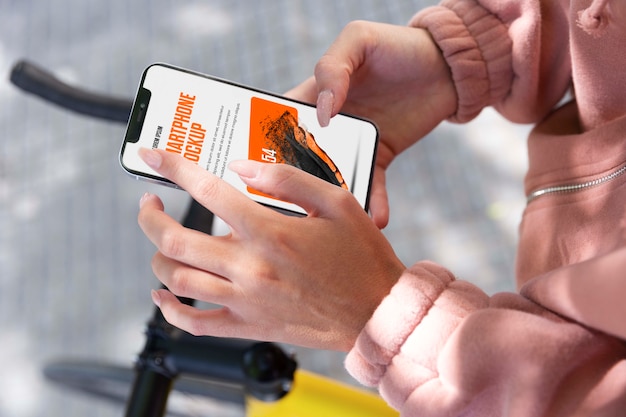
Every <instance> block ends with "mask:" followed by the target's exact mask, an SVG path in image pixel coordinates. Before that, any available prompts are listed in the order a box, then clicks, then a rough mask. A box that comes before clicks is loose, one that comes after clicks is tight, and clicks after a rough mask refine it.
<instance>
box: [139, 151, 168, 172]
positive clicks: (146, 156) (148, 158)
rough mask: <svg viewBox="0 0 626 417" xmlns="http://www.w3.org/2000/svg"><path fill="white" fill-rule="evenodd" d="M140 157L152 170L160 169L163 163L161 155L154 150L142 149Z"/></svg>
mask: <svg viewBox="0 0 626 417" xmlns="http://www.w3.org/2000/svg"><path fill="white" fill-rule="evenodd" d="M139 157H140V158H141V159H143V161H144V162H145V163H146V164H148V166H149V167H150V168H152V169H158V168H159V167H160V166H161V163H162V162H163V158H161V155H160V154H159V153H158V152H157V151H155V150H154V149H148V148H140V149H139Z"/></svg>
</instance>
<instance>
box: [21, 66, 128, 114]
mask: <svg viewBox="0 0 626 417" xmlns="http://www.w3.org/2000/svg"><path fill="white" fill-rule="evenodd" d="M10 80H11V82H12V83H13V84H14V85H15V86H17V87H19V88H20V89H22V90H24V91H26V92H28V93H31V94H34V95H36V96H39V97H41V98H43V99H44V100H46V101H49V102H51V103H54V104H56V105H58V106H61V107H63V108H65V109H68V110H72V111H74V112H77V113H80V114H83V115H85V116H90V117H97V118H99V119H105V120H109V121H113V122H119V123H127V122H128V116H129V115H130V110H131V108H132V105H133V101H132V100H129V99H123V98H116V97H111V96H108V95H103V94H98V93H95V92H91V91H87V90H85V89H82V88H76V87H73V86H71V85H69V84H67V83H65V82H63V81H61V80H59V79H58V78H57V77H55V76H54V75H53V74H52V73H50V72H49V71H47V70H45V69H43V68H41V67H40V66H38V65H36V64H33V63H32V62H28V61H25V60H22V61H18V62H17V63H16V64H15V65H14V66H13V68H12V70H11V75H10Z"/></svg>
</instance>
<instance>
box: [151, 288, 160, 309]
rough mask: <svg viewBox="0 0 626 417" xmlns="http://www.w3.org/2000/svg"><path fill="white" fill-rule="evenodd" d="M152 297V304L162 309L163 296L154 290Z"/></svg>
mask: <svg viewBox="0 0 626 417" xmlns="http://www.w3.org/2000/svg"><path fill="white" fill-rule="evenodd" d="M150 295H151V296H152V302H153V303H154V304H155V305H156V306H157V307H161V296H160V295H159V293H158V292H157V291H156V290H152V291H151V292H150Z"/></svg>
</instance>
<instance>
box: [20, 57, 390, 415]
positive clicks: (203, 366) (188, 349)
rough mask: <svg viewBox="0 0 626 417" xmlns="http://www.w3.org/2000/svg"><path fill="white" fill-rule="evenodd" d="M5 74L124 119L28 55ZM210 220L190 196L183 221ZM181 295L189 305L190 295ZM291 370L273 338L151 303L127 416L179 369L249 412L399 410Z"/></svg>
mask: <svg viewBox="0 0 626 417" xmlns="http://www.w3.org/2000/svg"><path fill="white" fill-rule="evenodd" d="M10 78H11V82H12V83H13V84H15V85H16V86H18V87H19V88H21V89H22V90H24V91H26V92H30V93H32V94H35V95H37V96H39V97H40V98H43V99H45V100H47V101H50V102H52V103H55V104H57V105H59V106H61V107H64V108H66V109H70V110H73V111H75V112H77V113H80V114H83V115H87V116H91V117H97V118H101V119H105V120H109V121H115V122H121V123H126V122H127V120H128V117H129V114H130V109H131V107H132V100H126V99H120V98H113V97H109V96H104V95H101V94H97V93H92V92H88V91H85V90H82V89H79V88H76V87H73V86H69V85H67V84H65V83H63V82H61V81H60V80H58V79H57V78H56V77H54V76H53V75H52V74H50V73H49V72H47V71H45V70H43V69H42V68H40V67H38V66H36V65H34V64H32V63H29V62H26V61H20V62H18V63H17V64H16V65H15V66H14V67H13V70H12V72H11V77H10ZM212 223H213V214H212V213H211V212H209V211H208V210H206V209H205V208H204V207H203V206H201V205H200V204H198V203H197V202H196V201H194V200H191V203H190V205H189V207H188V209H187V212H186V214H185V217H184V219H183V222H182V224H183V226H185V227H187V228H191V229H195V230H198V231H201V232H204V233H211V227H212ZM181 301H182V302H184V303H186V304H189V305H193V304H194V300H191V299H181ZM296 369H297V363H296V361H295V360H294V359H293V357H291V356H290V355H288V354H287V353H285V352H284V351H283V350H282V349H281V348H280V347H278V346H277V345H275V344H273V343H265V342H257V341H249V340H239V339H221V338H213V337H194V336H192V335H190V334H188V333H185V332H183V331H181V330H179V329H177V328H175V327H173V326H171V325H170V324H169V323H167V322H166V321H165V319H164V318H163V316H162V314H161V312H160V310H159V309H158V308H155V309H154V311H153V315H152V318H151V320H150V321H149V323H148V325H147V330H146V342H145V344H144V348H143V350H142V352H141V353H140V354H139V355H138V358H137V361H136V364H135V371H136V376H135V381H134V384H133V388H132V393H131V396H130V399H129V401H128V403H127V408H126V414H125V415H126V417H161V416H163V415H164V414H165V411H166V405H167V399H168V396H169V393H170V391H171V389H172V386H173V381H174V380H175V378H177V377H178V376H180V375H183V374H184V375H193V376H198V377H202V378H208V379H212V380H215V381H219V382H220V383H225V384H230V385H233V386H236V387H240V393H241V397H242V398H243V396H244V395H245V398H246V400H245V402H246V411H247V416H249V417H266V416H272V417H282V416H285V417H287V416H289V417H294V416H297V417H325V416H328V417H330V416H337V415H341V416H347V417H351V416H355V417H356V416H361V417H367V416H372V417H374V416H383V417H385V416H397V415H398V414H397V412H395V411H393V410H391V409H390V408H389V407H388V406H387V405H386V403H385V402H384V401H383V400H382V399H380V397H378V396H377V395H375V394H373V393H371V392H369V391H365V390H360V389H356V388H354V387H351V386H348V385H345V384H341V383H338V382H337V381H333V380H332V379H329V378H324V377H321V376H319V375H315V374H312V373H310V372H306V371H302V370H296ZM237 395H239V394H237ZM242 401H243V400H242Z"/></svg>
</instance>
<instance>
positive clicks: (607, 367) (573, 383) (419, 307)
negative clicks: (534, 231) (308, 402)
mask: <svg viewBox="0 0 626 417" xmlns="http://www.w3.org/2000/svg"><path fill="white" fill-rule="evenodd" d="M625 358H626V346H625V344H624V343H623V342H621V341H619V340H617V339H614V338H611V337H608V336H606V335H604V334H602V333H598V332H595V331H592V330H589V329H587V328H585V327H583V326H581V325H579V324H577V323H575V322H572V321H568V320H566V319H563V318H562V317H560V316H558V315H556V314H554V313H552V312H550V311H548V310H546V309H545V308H543V307H541V306H540V305H538V304H536V303H534V302H532V301H530V300H528V299H527V298H524V297H522V296H520V295H518V294H510V293H503V294H497V295H495V296H493V297H488V296H487V295H486V294H485V293H483V292H482V291H481V290H480V289H478V288H477V287H475V286H474V285H472V284H470V283H467V282H464V281H459V280H455V279H454V277H453V276H452V275H451V274H450V273H449V272H448V271H447V270H445V269H444V268H442V267H440V266H438V265H436V264H433V263H430V262H420V263H418V264H416V265H414V266H413V267H412V268H410V269H409V270H407V271H406V272H405V273H404V274H403V276H402V277H401V279H400V280H399V281H398V283H397V284H396V286H395V287H394V288H393V289H392V291H391V293H390V294H389V295H388V296H387V298H385V300H383V302H382V303H381V305H380V306H379V307H378V309H377V310H376V312H375V313H374V315H373V317H372V318H371V319H370V321H369V322H368V323H367V325H366V327H365V328H364V330H363V331H362V332H361V334H360V335H359V337H358V339H357V342H356V344H355V346H354V348H353V349H352V350H351V351H350V352H349V354H348V357H347V358H346V366H347V368H348V371H350V373H351V374H352V375H353V376H354V377H355V378H356V379H357V380H359V381H360V382H361V383H363V384H366V385H370V386H376V387H377V388H378V389H379V391H380V393H381V395H382V396H383V397H384V398H385V399H386V400H387V401H388V402H389V403H390V404H391V405H392V406H393V407H395V408H396V409H398V410H400V411H401V412H402V415H403V416H407V417H408V416H429V417H439V416H460V415H476V416H479V415H480V416H487V415H489V416H500V415H515V416H519V417H531V416H539V415H550V416H571V415H574V414H575V415H592V414H591V413H593V412H596V413H597V412H598V410H603V411H605V413H604V414H602V413H600V414H593V415H607V416H613V415H614V416H618V415H621V414H620V413H621V412H623V410H624V409H626V360H625ZM588 407H590V408H589V410H590V414H585V413H584V412H582V410H585V409H587V408H588ZM503 410H508V413H504V412H503ZM577 411H580V414H576V412H577Z"/></svg>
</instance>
